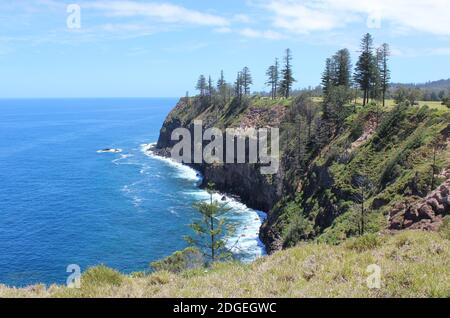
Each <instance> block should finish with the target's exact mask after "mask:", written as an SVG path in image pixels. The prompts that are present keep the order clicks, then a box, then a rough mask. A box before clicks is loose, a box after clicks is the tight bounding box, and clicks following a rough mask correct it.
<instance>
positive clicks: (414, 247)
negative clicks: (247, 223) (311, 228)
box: [0, 228, 450, 298]
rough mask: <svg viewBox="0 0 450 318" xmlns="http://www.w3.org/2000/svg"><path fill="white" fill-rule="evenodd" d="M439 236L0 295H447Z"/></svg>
mask: <svg viewBox="0 0 450 318" xmlns="http://www.w3.org/2000/svg"><path fill="white" fill-rule="evenodd" d="M449 229H450V228H447V234H448V231H449ZM441 235H442V234H438V233H427V232H421V231H405V232H403V233H400V234H397V235H394V236H391V235H385V236H378V235H373V236H365V237H361V238H357V239H352V240H349V241H347V242H346V243H345V244H342V245H340V246H331V245H327V244H316V243H304V244H301V245H299V246H297V247H295V248H291V249H287V250H285V251H281V252H277V253H275V254H274V255H272V256H269V257H264V258H261V259H258V260H257V261H255V262H254V263H252V264H250V265H244V264H239V263H224V264H216V265H215V266H214V267H213V268H210V269H208V270H203V269H201V270H191V271H186V272H183V273H181V274H178V275H177V274H172V273H169V272H165V271H163V272H156V273H153V274H149V275H145V274H142V273H135V274H132V275H122V274H120V273H118V272H116V271H114V270H112V269H108V268H106V267H96V268H92V269H90V270H89V271H87V272H86V273H85V274H84V275H83V278H82V284H81V289H68V288H66V287H62V286H56V285H54V286H50V287H49V288H46V287H45V286H40V285H37V286H32V287H28V288H25V289H12V288H6V287H4V286H3V287H2V286H0V297H184V298H189V297H252V298H254V297H449V296H450V280H449V277H450V260H449V256H448V255H449V253H450V241H449V240H448V239H443V237H442V236H441ZM371 264H377V265H378V266H380V268H381V288H380V289H369V288H368V286H367V282H366V281H367V278H368V277H369V275H370V272H367V271H366V270H367V267H368V266H369V265H371Z"/></svg>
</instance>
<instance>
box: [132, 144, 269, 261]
mask: <svg viewBox="0 0 450 318" xmlns="http://www.w3.org/2000/svg"><path fill="white" fill-rule="evenodd" d="M155 145H156V144H143V145H141V150H142V152H143V153H144V154H146V155H147V156H149V157H151V158H152V159H155V160H160V161H163V162H165V163H166V164H168V165H170V166H172V167H174V168H175V169H176V170H177V171H178V174H177V176H178V177H179V178H183V179H187V180H192V181H195V182H196V184H197V185H200V183H201V181H202V176H201V174H200V173H199V172H198V171H196V170H195V169H192V168H190V167H188V166H186V165H183V164H181V163H179V162H176V161H174V160H172V159H170V158H166V157H162V156H158V155H156V154H155V153H154V152H153V151H152V149H153V148H154V146H155ZM184 193H185V194H188V195H190V196H193V197H194V198H195V199H196V200H205V201H206V200H209V198H210V195H209V194H208V192H206V191H205V190H202V189H200V188H199V189H198V190H195V191H186V192H184ZM213 200H215V201H218V202H222V203H224V204H226V206H227V207H228V208H229V209H230V212H229V214H228V215H227V218H228V219H229V220H230V221H231V222H232V223H233V224H236V232H235V233H234V234H233V235H232V236H230V237H228V238H226V240H227V247H228V248H230V249H231V251H232V252H233V253H235V254H237V255H239V256H240V258H241V259H242V260H243V261H244V262H250V261H253V260H255V259H256V258H258V257H261V256H264V255H265V254H266V250H265V246H264V244H263V243H262V242H261V240H260V239H259V229H260V227H261V225H262V223H263V222H264V220H265V219H266V213H264V212H262V211H257V210H253V209H250V208H249V207H247V206H246V205H245V204H243V203H241V202H239V201H238V200H236V199H234V198H232V197H229V196H227V195H225V194H221V193H214V194H213Z"/></svg>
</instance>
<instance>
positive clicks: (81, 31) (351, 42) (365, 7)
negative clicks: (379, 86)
mask: <svg viewBox="0 0 450 318" xmlns="http://www.w3.org/2000/svg"><path fill="white" fill-rule="evenodd" d="M69 4H76V5H78V6H79V7H80V9H81V11H80V17H81V24H80V28H72V27H73V26H74V24H73V23H72V24H69V25H70V28H69V27H68V24H67V20H68V18H69V15H70V14H69V13H68V12H67V9H68V5H69ZM449 12H450V0H435V1H417V0H409V1H407V0H377V1H370V0H369V1H361V0H265V1H263V0H247V1H245V0H241V1H238V0H227V1H215V0H184V1H181V0H178V1H176V0H167V1H164V0H162V1H139V0H135V1H123V0H116V1H105V0H90V1H87V0H86V1H77V0H71V1H54V0H16V1H1V3H0V98H5V97H6V98H9V97H147V96H148V97H168V96H170V97H175V96H180V95H184V94H185V92H186V91H190V92H191V93H194V86H195V82H196V79H197V77H198V75H199V74H201V73H202V74H205V75H208V74H211V75H212V76H213V78H217V76H218V74H219V72H220V70H221V69H223V70H224V71H225V75H226V77H227V79H228V80H230V81H232V80H233V79H234V77H235V74H236V72H237V71H238V70H240V69H241V68H242V67H244V66H248V67H250V69H251V71H252V74H253V77H254V82H255V85H254V86H253V90H255V91H260V90H263V89H265V86H264V82H265V77H264V74H265V71H266V69H267V67H268V66H269V65H270V64H271V63H272V62H273V60H274V58H275V57H281V56H282V54H283V51H284V49H285V48H287V47H289V48H291V49H292V51H293V54H294V61H293V63H294V71H295V77H296V78H297V80H298V82H297V83H296V87H299V88H300V87H306V86H309V85H311V86H315V85H317V84H318V83H319V81H320V73H321V72H322V69H323V66H324V61H325V59H326V58H327V57H328V56H330V55H331V54H333V53H334V52H335V51H337V50H338V49H340V48H344V47H347V48H348V49H349V50H350V51H351V53H352V55H353V60H355V59H356V57H357V51H358V45H359V41H360V38H361V36H362V34H364V33H366V32H370V33H372V34H373V36H374V38H375V44H376V45H379V44H381V43H383V42H387V43H389V44H390V45H391V49H392V57H391V68H392V80H393V81H395V82H424V81H428V80H437V79H441V78H450V19H449V16H448V13H449ZM70 21H72V22H73V21H75V22H76V20H70V19H69V22H70ZM75 26H76V25H75Z"/></svg>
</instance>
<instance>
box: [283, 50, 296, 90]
mask: <svg viewBox="0 0 450 318" xmlns="http://www.w3.org/2000/svg"><path fill="white" fill-rule="evenodd" d="M291 62H292V54H291V50H290V49H286V55H285V57H284V67H283V69H282V70H281V83H280V93H281V94H282V95H283V96H284V97H285V98H289V96H290V95H291V90H292V85H293V84H294V82H295V79H294V76H293V71H292V63H291Z"/></svg>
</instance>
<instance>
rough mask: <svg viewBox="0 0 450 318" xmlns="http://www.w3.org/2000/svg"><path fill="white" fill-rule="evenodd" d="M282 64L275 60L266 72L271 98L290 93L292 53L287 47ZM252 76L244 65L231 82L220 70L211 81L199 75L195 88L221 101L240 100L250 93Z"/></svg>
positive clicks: (202, 93)
mask: <svg viewBox="0 0 450 318" xmlns="http://www.w3.org/2000/svg"><path fill="white" fill-rule="evenodd" d="M283 61H284V64H283V66H282V67H281V66H280V63H279V60H278V59H276V60H275V64H274V65H271V66H270V67H269V69H268V70H267V72H266V74H267V77H268V80H267V83H266V84H267V85H268V86H269V87H270V88H271V92H270V95H271V98H273V99H275V98H277V97H284V98H289V97H290V96H291V93H292V86H293V84H294V82H295V79H294V77H293V67H292V53H291V50H290V49H287V50H286V52H285V56H284V58H283ZM252 85H253V78H252V74H251V72H250V69H249V68H248V67H247V66H246V67H244V68H243V69H242V70H241V71H239V72H238V73H237V76H236V80H235V82H234V83H233V84H230V83H228V82H227V81H226V80H225V77H224V72H223V71H221V72H220V77H219V80H218V81H217V83H216V84H214V83H213V80H212V78H211V76H208V78H206V77H205V76H204V75H200V77H199V79H198V81H197V85H196V90H197V91H198V92H199V94H200V96H201V97H209V98H211V99H212V98H214V97H219V98H220V100H221V101H223V102H225V103H226V102H228V101H229V100H230V99H231V98H233V97H237V98H238V99H239V100H241V99H242V98H243V97H244V96H249V95H250V94H251V86H252Z"/></svg>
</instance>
